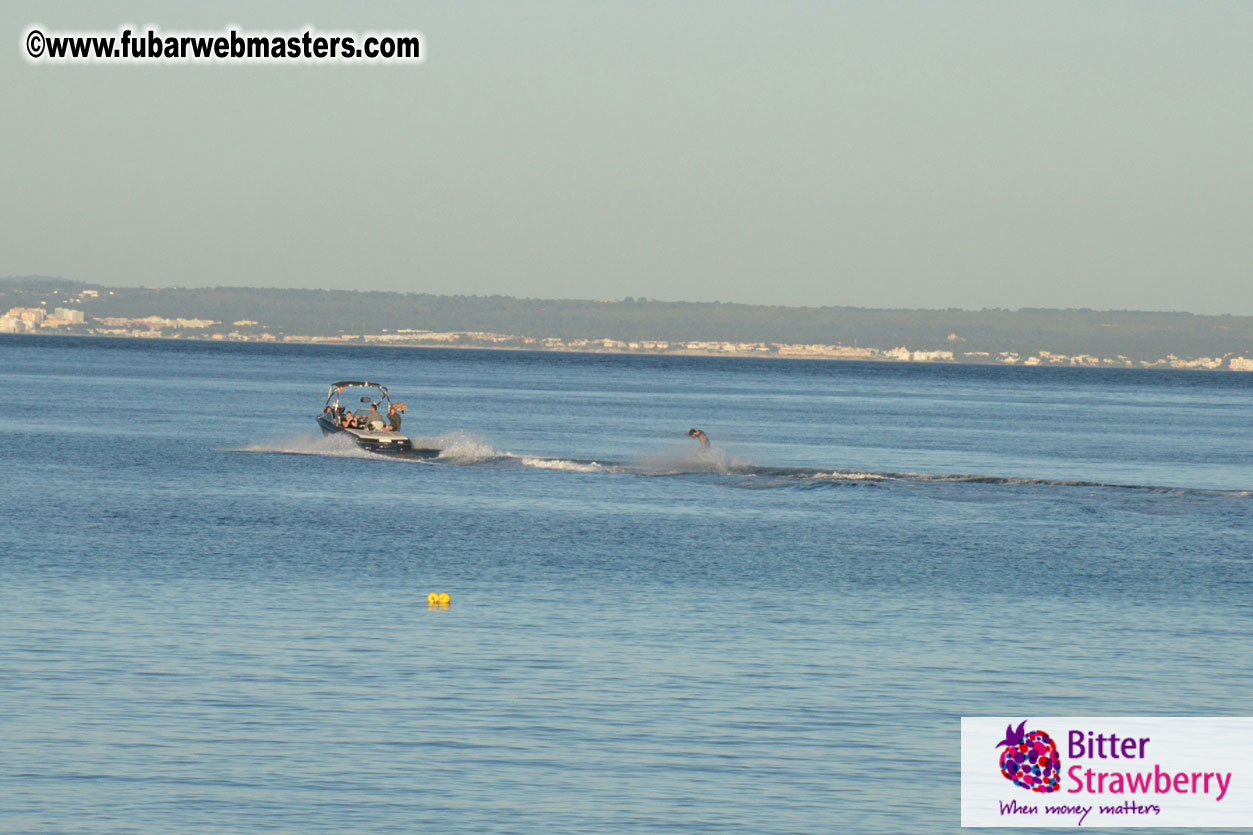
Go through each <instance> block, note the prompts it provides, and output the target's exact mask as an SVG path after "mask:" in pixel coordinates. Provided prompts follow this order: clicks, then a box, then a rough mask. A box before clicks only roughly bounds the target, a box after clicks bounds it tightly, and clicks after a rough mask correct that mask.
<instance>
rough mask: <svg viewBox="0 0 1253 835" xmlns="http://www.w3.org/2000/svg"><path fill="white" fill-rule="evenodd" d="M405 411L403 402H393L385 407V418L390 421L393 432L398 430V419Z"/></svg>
mask: <svg viewBox="0 0 1253 835" xmlns="http://www.w3.org/2000/svg"><path fill="white" fill-rule="evenodd" d="M404 411H405V404H404V403H393V404H391V405H390V406H388V407H387V419H388V420H389V421H390V422H391V427H390V428H391V430H392V431H393V432H399V431H400V421H401V418H402V417H403V413H404Z"/></svg>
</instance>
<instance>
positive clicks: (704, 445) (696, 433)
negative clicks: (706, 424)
mask: <svg viewBox="0 0 1253 835" xmlns="http://www.w3.org/2000/svg"><path fill="white" fill-rule="evenodd" d="M687 436H688V437H689V438H695V439H696V440H698V441H700V448H701V449H709V436H708V435H706V434H705V433H704V431H702V430H700V429H689V430H687Z"/></svg>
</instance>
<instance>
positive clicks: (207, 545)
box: [0, 336, 1253, 833]
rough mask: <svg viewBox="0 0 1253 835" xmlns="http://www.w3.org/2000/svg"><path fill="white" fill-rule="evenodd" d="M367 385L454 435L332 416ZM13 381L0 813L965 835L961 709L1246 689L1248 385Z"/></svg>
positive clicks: (76, 349) (185, 820)
mask: <svg viewBox="0 0 1253 835" xmlns="http://www.w3.org/2000/svg"><path fill="white" fill-rule="evenodd" d="M361 378H365V379H370V380H377V381H379V382H382V383H385V384H386V385H388V386H389V387H391V389H392V391H393V394H394V395H395V396H397V397H398V398H399V399H401V400H404V401H405V402H406V403H407V404H408V406H409V410H408V414H407V419H406V421H405V429H406V431H407V432H409V433H410V434H413V435H416V436H421V437H427V438H430V439H432V440H433V441H434V442H435V443H437V445H438V446H440V447H441V448H443V449H445V450H446V452H445V454H444V455H443V456H442V457H441V458H439V459H436V460H434V461H411V460H397V459H386V458H380V457H376V456H371V455H368V454H365V453H362V452H359V451H357V450H356V449H355V448H354V447H351V446H348V445H345V444H342V443H337V442H336V441H335V440H334V439H329V440H326V439H322V438H320V437H319V436H318V434H317V432H316V427H315V425H314V422H313V418H314V416H315V415H316V414H317V413H318V412H319V411H320V410H321V406H322V403H323V401H324V399H325V396H326V387H327V384H328V383H330V382H331V381H332V380H338V379H361ZM0 385H2V386H3V398H2V401H0V402H2V405H0V431H2V432H3V439H4V441H3V444H0V478H2V479H3V481H2V484H0V520H2V521H0V545H2V546H3V547H2V548H0V831H4V832H31V833H50V832H139V833H149V832H178V833H198V832H246V831H247V832H251V831H279V832H336V833H340V832H416V831H420V830H428V829H436V830H439V831H444V832H486V833H507V832H519V833H535V832H592V833H604V832H666V833H670V832H676V833H688V832H718V833H722V832H742V833H776V832H779V833H781V832H789V833H792V832H795V833H826V832H876V833H877V832H918V833H930V832H954V831H956V830H957V829H958V823H959V805H958V789H959V779H958V736H959V717H961V716H962V715H982V714H998V715H999V714H1014V715H1021V716H1022V717H1024V718H1029V717H1031V716H1033V715H1092V714H1096V715H1100V714H1106V715H1128V714H1147V715H1250V714H1251V713H1253V699H1251V697H1250V684H1251V681H1253V679H1251V676H1250V659H1251V658H1253V637H1251V633H1250V616H1251V615H1253V611H1251V606H1250V599H1251V598H1253V582H1251V578H1253V572H1251V569H1253V556H1251V551H1253V549H1251V547H1250V545H1251V542H1253V537H1251V536H1250V534H1253V495H1251V494H1250V492H1249V491H1250V490H1253V442H1251V441H1250V425H1251V424H1250V414H1253V375H1240V374H1232V373H1206V372H1166V371H1121V370H1084V369H1073V370H1072V369H1047V368H1002V367H952V366H927V365H912V364H909V365H887V364H860V363H835V362H805V361H775V360H750V359H709V358H681V357H631V356H600V355H559V354H545V353H521V352H490V351H459V350H405V349H386V348H336V347H321V346H281V345H280V346H264V345H223V344H207V343H178V342H154V341H128V340H90V339H68V338H65V339H58V338H42V337H23V336H15V337H0ZM691 427H700V428H702V429H704V430H705V431H706V432H708V434H709V436H710V438H711V439H712V441H713V443H714V449H713V450H711V451H710V452H709V453H705V454H700V453H698V451H697V448H696V446H697V445H696V443H695V442H694V441H692V440H691V439H689V438H687V437H685V433H686V432H687V430H688V429H689V428H691ZM432 591H434V592H445V591H446V592H448V593H449V594H450V595H451V596H452V603H451V605H450V606H449V607H448V608H446V609H440V608H434V609H432V608H429V607H428V605H427V602H426V596H427V594H428V593H429V592H432Z"/></svg>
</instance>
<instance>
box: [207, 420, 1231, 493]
mask: <svg viewBox="0 0 1253 835" xmlns="http://www.w3.org/2000/svg"><path fill="white" fill-rule="evenodd" d="M413 444H414V446H415V447H426V448H431V449H438V450H440V454H439V455H438V456H437V457H435V458H424V459H420V458H416V457H409V456H406V455H404V454H400V453H388V454H379V453H373V452H367V451H365V450H363V449H361V448H360V447H358V446H357V445H356V443H354V442H353V441H352V440H351V439H349V438H346V437H343V436H338V435H332V436H302V437H298V438H292V439H287V440H280V441H269V442H261V443H255V444H250V445H248V446H246V447H243V448H240V449H230V450H224V451H226V452H250V453H272V454H284V455H318V456H329V457H334V458H358V459H368V460H374V461H405V462H409V463H423V464H428V465H433V466H441V465H442V466H460V467H492V468H503V469H509V468H523V469H532V470H551V471H559V472H566V473H589V474H590V473H600V474H612V475H631V476H637V477H646V478H676V477H690V478H701V479H702V481H704V482H705V483H709V484H714V485H717V486H724V487H735V488H745V489H779V488H783V489H786V488H792V489H806V490H812V489H823V488H827V489H833V488H835V489H838V488H858V487H860V488H873V487H876V486H885V485H889V484H901V485H909V484H917V485H927V484H930V485H961V484H972V485H976V484H984V485H990V486H1005V487H1022V488H1031V487H1066V488H1086V489H1101V490H1119V491H1137V492H1141V493H1159V494H1164V495H1191V496H1221V497H1228V498H1251V497H1253V491H1249V490H1207V489H1200V488H1184V487H1165V486H1158V485H1145V484H1120V483H1114V482H1104V481H1083V480H1066V479H1048V478H1029V477H1018V476H995V475H981V474H976V473H914V472H891V471H877V470H856V469H839V468H830V467H770V466H759V465H755V464H752V463H750V462H747V461H744V460H742V459H740V458H738V457H736V456H734V455H730V454H728V453H727V452H726V451H725V450H723V449H719V448H716V447H715V448H712V449H702V450H696V451H684V452H679V451H672V452H662V453H656V454H650V455H644V456H641V457H640V458H638V459H635V460H633V461H609V460H592V459H583V458H562V457H545V456H538V455H523V454H517V453H513V452H504V451H501V450H499V449H497V448H496V447H495V446H493V445H492V443H491V442H490V441H489V440H488V439H486V438H484V437H482V436H479V435H474V434H471V433H467V432H450V433H445V434H443V435H439V436H435V437H428V438H414V439H413Z"/></svg>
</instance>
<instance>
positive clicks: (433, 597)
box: [426, 591, 439, 606]
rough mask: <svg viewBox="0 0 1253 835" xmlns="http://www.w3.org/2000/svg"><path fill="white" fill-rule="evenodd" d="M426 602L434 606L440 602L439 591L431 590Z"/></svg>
mask: <svg viewBox="0 0 1253 835" xmlns="http://www.w3.org/2000/svg"><path fill="white" fill-rule="evenodd" d="M426 602H427V603H430V604H431V605H432V606H434V605H435V604H436V603H438V602H439V592H435V591H433V592H431V593H430V594H428V595H427V596H426Z"/></svg>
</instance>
